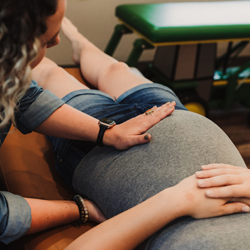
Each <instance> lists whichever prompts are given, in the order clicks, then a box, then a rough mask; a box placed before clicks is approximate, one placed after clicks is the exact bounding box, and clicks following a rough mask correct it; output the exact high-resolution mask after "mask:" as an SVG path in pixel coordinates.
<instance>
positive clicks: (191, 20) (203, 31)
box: [116, 1, 250, 43]
mask: <svg viewBox="0 0 250 250" xmlns="http://www.w3.org/2000/svg"><path fill="white" fill-rule="evenodd" d="M116 16H117V17H118V18H119V19H120V20H121V21H123V22H124V23H125V24H127V25H128V26H129V27H131V28H132V29H134V30H135V31H137V32H139V33H141V34H142V35H143V36H145V37H146V38H147V39H149V40H150V41H151V42H152V43H167V42H178V41H179V42H182V41H204V40H205V41H207V40H217V41H218V40H229V39H232V40H234V39H241V40H242V39H247V38H250V1H231V2H229V1H228V2H227V1H226V2H188V3H158V4H124V5H119V6H117V8H116Z"/></svg>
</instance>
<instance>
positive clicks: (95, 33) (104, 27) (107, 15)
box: [46, 0, 250, 65]
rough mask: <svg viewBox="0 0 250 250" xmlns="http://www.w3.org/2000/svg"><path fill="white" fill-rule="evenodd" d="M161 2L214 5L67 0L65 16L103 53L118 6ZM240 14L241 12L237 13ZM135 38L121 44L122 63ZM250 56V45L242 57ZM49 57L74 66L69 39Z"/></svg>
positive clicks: (118, 55)
mask: <svg viewBox="0 0 250 250" xmlns="http://www.w3.org/2000/svg"><path fill="white" fill-rule="evenodd" d="M162 2H213V0H211V1H204V0H199V1H197V0H196V1H195V0H189V1H188V0H186V1H185V0H182V1H179V0H177V1H174V0H68V7H67V11H66V16H67V17H68V18H69V19H70V20H71V21H72V22H73V23H74V24H75V25H76V26H77V27H78V30H79V31H80V32H81V33H82V34H84V36H86V37H87V38H88V39H89V40H90V41H92V42H93V43H94V44H95V45H96V46H97V47H99V48H100V49H101V50H104V49H105V47H106V45H107V43H108V41H109V39H110V37H111V34H112V32H113V29H114V26H115V25H116V24H117V23H118V21H117V18H116V17H115V15H114V12H115V7H116V6H117V5H119V4H126V3H162ZM238 14H239V13H238ZM211 15H212V13H211ZM135 38H137V37H136V36H135V35H125V36H124V37H123V38H122V40H121V43H120V44H119V46H118V48H117V50H116V52H115V54H114V57H115V58H116V59H118V60H121V61H126V59H127V57H128V55H129V53H130V51H131V49H132V44H133V41H134V40H135ZM225 48H226V44H224V43H221V44H219V46H218V54H221V53H222V52H223V51H224V50H225ZM153 52H154V51H152V50H151V51H147V52H144V53H143V55H142V58H141V60H142V61H147V60H151V59H152V57H153ZM245 54H248V55H249V54H250V46H249V47H248V48H247V49H246V50H245V51H244V53H243V55H245ZM46 56H47V57H49V58H51V59H52V60H54V61H55V62H56V63H58V64H60V65H67V64H72V63H73V61H72V57H71V46H70V43H69V42H68V41H67V39H66V38H65V37H64V35H63V34H61V42H60V44H59V45H58V46H56V47H54V48H51V49H49V50H47V53H46Z"/></svg>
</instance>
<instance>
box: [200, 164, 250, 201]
mask: <svg viewBox="0 0 250 250" xmlns="http://www.w3.org/2000/svg"><path fill="white" fill-rule="evenodd" d="M196 177H197V178H199V181H198V185H199V187H201V188H208V190H207V191H206V195H207V196H208V197H211V198H233V199H231V200H230V201H236V200H241V201H243V200H242V199H235V198H245V199H244V202H246V203H247V204H249V205H250V169H247V168H243V167H235V166H232V165H228V164H209V165H206V166H202V171H198V172H196Z"/></svg>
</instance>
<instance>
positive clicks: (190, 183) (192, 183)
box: [174, 175, 249, 219]
mask: <svg viewBox="0 0 250 250" xmlns="http://www.w3.org/2000/svg"><path fill="white" fill-rule="evenodd" d="M197 182H198V179H197V178H196V176H195V175H193V176H190V177H188V178H186V179H184V180H182V181H181V182H180V183H179V184H177V185H176V186H174V189H175V191H174V193H175V195H176V197H177V198H178V199H179V200H180V204H179V205H180V206H182V207H183V211H182V216H183V215H189V216H192V217H193V218H196V219H200V218H208V217H216V216H221V215H226V214H232V213H239V212H249V206H248V205H247V203H244V201H242V202H238V201H237V202H233V203H231V202H229V201H230V198H217V199H211V198H209V197H207V195H206V192H207V191H208V189H206V188H200V187H199V186H198V184H197Z"/></svg>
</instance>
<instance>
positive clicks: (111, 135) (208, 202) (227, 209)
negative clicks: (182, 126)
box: [0, 0, 249, 249]
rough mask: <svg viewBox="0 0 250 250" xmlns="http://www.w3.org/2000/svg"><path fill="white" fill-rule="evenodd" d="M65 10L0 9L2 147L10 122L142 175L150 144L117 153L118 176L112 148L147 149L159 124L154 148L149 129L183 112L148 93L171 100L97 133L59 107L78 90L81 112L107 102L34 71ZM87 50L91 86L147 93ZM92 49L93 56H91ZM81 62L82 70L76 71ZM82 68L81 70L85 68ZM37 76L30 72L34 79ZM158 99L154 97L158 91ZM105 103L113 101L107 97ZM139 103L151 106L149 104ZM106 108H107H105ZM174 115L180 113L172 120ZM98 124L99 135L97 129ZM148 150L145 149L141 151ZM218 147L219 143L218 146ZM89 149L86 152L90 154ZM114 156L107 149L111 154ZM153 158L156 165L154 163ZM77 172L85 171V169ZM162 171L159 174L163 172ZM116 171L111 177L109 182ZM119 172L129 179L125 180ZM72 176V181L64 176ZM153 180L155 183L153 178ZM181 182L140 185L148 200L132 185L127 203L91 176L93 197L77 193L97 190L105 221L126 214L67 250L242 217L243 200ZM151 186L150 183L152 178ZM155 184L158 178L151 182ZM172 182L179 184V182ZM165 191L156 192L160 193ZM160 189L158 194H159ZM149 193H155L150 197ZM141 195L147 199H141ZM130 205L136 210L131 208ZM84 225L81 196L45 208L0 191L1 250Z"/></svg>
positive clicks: (23, 3)
mask: <svg viewBox="0 0 250 250" xmlns="http://www.w3.org/2000/svg"><path fill="white" fill-rule="evenodd" d="M65 8H66V1H65V0H8V1H1V2H0V63H1V64H0V81H1V85H0V101H1V117H0V119H1V120H0V122H1V125H0V128H1V143H3V141H4V138H5V136H6V134H7V132H8V130H9V127H10V124H11V122H13V123H14V124H15V125H16V127H17V128H18V129H19V130H20V131H21V132H23V133H29V132H31V131H33V130H34V131H37V132H40V133H44V134H47V135H51V136H53V137H51V140H52V141H55V140H57V137H60V138H65V139H75V140H78V142H79V141H80V140H85V141H91V142H95V145H96V144H97V145H99V146H103V145H108V146H113V147H104V148H102V147H97V148H96V149H95V150H97V153H98V155H99V156H101V155H102V154H104V155H105V154H106V152H107V150H108V151H109V150H110V149H111V151H110V152H111V156H112V154H113V155H116V154H118V156H117V157H116V159H118V158H120V157H121V158H120V159H121V160H122V161H121V165H120V168H121V169H120V170H122V169H124V173H126V171H130V167H133V166H135V168H136V169H137V171H142V169H141V167H142V166H141V164H142V162H143V161H144V162H145V160H146V163H149V162H151V164H153V161H151V160H150V158H149V157H150V155H151V153H157V152H158V148H157V147H155V143H154V144H153V143H152V144H147V145H150V146H149V148H150V147H153V148H152V150H150V152H148V151H147V149H146V148H144V149H143V148H140V147H134V148H133V149H131V151H123V152H127V153H128V154H130V153H131V156H132V155H136V160H135V158H133V157H132V158H131V159H130V160H131V161H132V162H130V163H131V164H128V163H125V166H124V168H122V164H124V161H123V156H126V153H121V154H120V153H118V151H116V149H119V150H122V149H128V148H130V147H131V146H133V145H136V144H145V143H146V142H148V141H150V139H151V135H150V134H149V133H148V132H147V134H144V133H145V131H147V130H148V129H149V128H151V127H153V125H155V124H157V123H158V124H157V126H155V127H153V130H151V131H152V133H155V139H156V141H157V140H158V139H159V138H162V135H161V132H164V130H160V133H157V128H158V125H159V126H163V125H165V124H168V120H167V119H165V120H164V122H162V123H159V121H161V120H162V119H163V118H165V117H166V116H168V115H170V114H171V113H172V112H173V111H174V109H175V106H176V108H177V109H180V110H179V111H181V109H182V110H183V109H184V110H185V108H184V107H183V105H182V104H181V103H180V102H179V100H178V98H177V97H176V96H175V94H174V93H173V92H172V91H171V90H169V89H166V88H164V87H160V86H159V85H157V86H158V87H157V88H159V89H160V90H161V91H163V92H164V91H165V94H166V95H167V96H169V98H170V99H171V100H173V102H171V103H170V102H167V103H162V104H161V105H159V107H156V106H154V107H153V108H151V109H149V110H147V107H146V106H145V107H143V108H142V107H140V108H138V107H136V105H134V106H133V108H132V109H131V110H130V111H133V112H135V113H133V115H132V118H131V117H130V118H131V119H130V118H129V120H128V121H126V119H123V121H119V120H118V124H116V125H115V124H114V123H113V124H112V126H110V127H107V126H108V125H107V120H106V122H104V124H105V125H104V124H102V123H101V122H99V121H98V119H97V118H94V117H95V116H90V115H87V114H86V113H88V112H86V113H83V112H82V111H78V110H77V109H75V108H73V107H71V106H70V105H69V104H66V102H67V103H68V100H67V101H66V100H65V98H63V96H64V95H65V94H68V97H69V95H72V93H73V92H74V93H76V92H77V91H79V86H80V92H86V93H85V94H86V95H87V97H89V100H90V99H93V96H95V97H96V98H97V99H94V100H91V102H86V103H84V105H85V104H86V106H88V105H89V104H91V103H92V104H93V103H96V104H97V105H98V106H99V108H100V110H99V111H100V112H101V113H102V112H104V111H105V108H104V107H103V106H102V105H100V104H98V101H99V100H100V99H98V98H100V97H102V98H104V99H105V98H106V100H107V99H108V100H109V101H111V99H112V98H111V97H110V96H108V95H106V94H105V93H101V92H100V91H97V90H95V91H93V90H89V89H87V88H85V87H83V86H82V85H79V83H77V82H76V80H75V79H73V78H72V77H70V76H69V75H67V74H65V71H62V69H60V68H59V67H57V66H55V65H54V64H53V63H52V64H51V63H50V62H49V63H48V65H49V67H47V66H48V65H47V66H45V68H44V67H43V66H44V65H43V64H39V63H40V61H41V60H42V59H43V57H44V54H45V50H46V48H49V47H51V46H54V45H56V44H57V43H58V42H59V36H58V33H59V30H60V26H61V21H62V18H63V15H64V12H65ZM68 27H70V28H69V29H68V31H69V30H70V29H71V28H72V25H69V26H68ZM73 30H74V28H73ZM69 33H71V32H69ZM76 34H77V33H76ZM77 35H78V34H77ZM87 47H88V46H87ZM90 47H92V48H93V50H92V49H90V50H89V51H90V52H91V53H92V52H94V53H93V54H92V56H91V57H92V59H91V57H90V58H89V60H91V62H92V63H93V62H94V65H96V64H95V60H96V59H98V58H100V61H102V63H101V64H100V65H101V67H100V68H98V67H96V69H95V67H92V63H91V64H89V67H90V69H91V70H90V73H89V74H90V75H91V76H90V78H91V79H92V80H93V82H95V80H96V79H97V80H98V79H100V78H101V79H102V80H103V79H109V77H111V78H112V77H114V78H117V77H118V79H120V80H122V79H126V80H127V81H128V80H129V84H128V85H126V84H123V83H125V82H124V81H120V82H121V83H120V84H119V85H118V87H115V86H113V87H112V91H115V92H116V93H120V92H122V91H125V92H127V91H130V92H131V89H132V88H133V87H135V88H141V90H142V89H144V90H145V91H146V90H147V88H144V87H145V86H148V85H147V84H145V85H143V87H141V86H140V85H142V84H144V82H145V81H146V82H148V81H149V80H148V79H146V78H144V77H143V76H138V75H135V74H134V73H133V72H131V70H130V69H129V68H128V67H127V66H126V65H125V64H123V63H119V62H117V61H116V60H115V59H111V58H110V57H107V56H103V54H100V52H99V50H96V48H94V47H93V46H92V45H91V46H90ZM90 47H89V48H90ZM96 51H97V53H95V52H96ZM85 52H87V51H85ZM76 54H77V53H76ZM76 54H75V55H76ZM95 55H97V56H98V58H95V57H93V56H95ZM99 56H100V57H99ZM98 60H99V59H98ZM106 63H107V64H106ZM38 64H39V66H38V69H37V70H36V69H34V70H33V72H32V77H34V78H36V77H37V75H39V72H40V73H41V72H43V73H45V74H44V75H43V74H42V75H40V76H41V77H38V79H37V80H38V81H41V82H42V85H43V87H44V89H43V88H41V87H39V86H38V84H37V82H35V81H33V80H31V75H30V70H31V68H34V67H35V66H36V65H38ZM83 64H84V65H86V64H85V63H83ZM51 65H52V66H51ZM87 65H88V63H87ZM87 65H86V69H87V68H88V67H87ZM103 66H104V68H103ZM40 67H41V68H40ZM44 69H45V71H44ZM100 70H101V72H102V74H101V77H100V75H99V72H100ZM36 71H37V72H38V73H35V72H36ZM33 73H34V74H33ZM95 73H97V74H95ZM124 74H125V75H124ZM62 76H63V78H64V79H63V81H62V86H61V87H60V85H59V84H60V77H62ZM47 77H49V78H47ZM99 77H100V78H99ZM51 81H52V84H51ZM97 82H98V81H97ZM104 82H105V81H104ZM111 82H112V81H111ZM133 85H134V86H133ZM149 85H150V88H149V89H148V90H149V91H152V90H153V89H154V87H155V86H156V85H153V84H152V83H151V82H150V81H149ZM104 87H105V86H104ZM109 88H110V86H109ZM48 89H50V90H51V91H52V92H55V94H52V92H51V91H49V90H48ZM54 90H55V91H54ZM72 91H73V92H72ZM103 91H104V90H103ZM154 91H156V90H154ZM161 91H158V93H160V92H161ZM104 92H105V91H104ZM82 94H83V93H82ZM92 94H93V95H92ZM114 96H116V95H114ZM150 96H151V94H150V93H149V94H148V98H147V100H149V99H150ZM127 97H129V95H127ZM130 97H131V96H130ZM60 98H63V99H60ZM69 99H71V100H73V99H74V98H71V97H70V98H69ZM163 99H164V98H163ZM64 100H65V101H64ZM164 100H165V99H164ZM116 101H117V103H115V105H117V104H118V100H116ZM112 102H114V100H113V99H112ZM148 105H151V103H149V104H148ZM72 106H73V105H72ZM107 106H109V104H108V105H107ZM77 108H78V107H77ZM85 108H86V107H85ZM127 111H128V109H126V108H125V109H123V111H119V110H118V111H117V112H118V113H119V112H120V113H122V112H123V113H124V114H126V113H127ZM183 112H184V113H186V114H185V115H189V113H190V112H187V111H183ZM138 114H140V115H138ZM179 114H182V113H181V112H179ZM99 115H100V113H99ZM185 115H184V117H185ZM173 117H174V118H173V119H175V117H177V118H178V112H177V116H173ZM173 119H171V120H170V123H169V124H168V127H169V126H171V124H172V121H173ZM109 125H110V124H109ZM103 126H104V127H105V128H103ZM107 128H109V129H107ZM154 128H155V129H154ZM169 128H170V127H169ZM215 131H217V130H215ZM216 133H217V132H216ZM179 134H180V133H179ZM164 136H165V137H166V138H167V133H166V131H165V132H164ZM223 136H224V135H223ZM223 136H222V137H223ZM53 138H54V139H53ZM226 140H227V139H226ZM187 141H188V140H187ZM68 142H69V141H68V140H66V143H64V142H63V143H59V144H61V146H62V147H64V146H65V145H68V144H67V143H68ZM203 142H204V140H203ZM227 142H228V141H227ZM174 144H176V143H175V141H173V145H174ZM72 145H73V144H72ZM147 145H146V144H145V145H144V146H147ZM157 145H158V147H161V145H162V144H161V143H159V144H158V143H157ZM226 145H228V144H227V143H226ZM58 146H59V150H61V149H62V150H63V151H65V150H64V148H60V145H58ZM75 146H76V145H75ZM228 147H229V148H231V150H232V152H236V151H235V148H234V147H232V145H231V144H230V146H228ZM138 149H139V151H140V152H142V153H143V158H140V157H139V156H140V154H138V153H137V151H136V150H138ZM141 149H143V150H141ZM173 149H174V148H173ZM56 150H58V149H56ZM95 150H94V151H93V153H94V152H96V151H95ZM99 150H100V152H99ZM113 150H115V151H114V152H113ZM134 150H135V151H134ZM162 150H163V151H164V155H165V156H166V155H167V154H166V148H165V147H164V148H161V149H160V150H159V152H162ZM168 151H169V152H170V153H171V152H172V151H171V150H170V149H168ZM110 152H107V153H110ZM211 152H212V151H211ZM107 155H108V154H107ZM173 155H175V154H173ZM190 155H191V154H190ZM64 156H65V159H67V155H64ZM86 157H87V158H86V160H87V161H89V162H90V163H91V157H92V154H91V152H90V153H89V154H88V155H87V156H86ZM94 158H100V159H99V160H101V161H102V160H104V164H105V161H106V160H108V159H107V158H106V157H105V156H104V158H102V157H94ZM125 158H126V157H125ZM179 158H180V157H179ZM162 159H164V157H163V156H162ZM174 159H175V158H174ZM68 160H69V161H71V160H72V161H73V160H75V159H74V157H73V158H70V159H69V158H68ZM232 162H235V163H236V162H239V163H241V164H242V165H244V163H243V161H242V159H241V158H240V157H239V156H237V157H235V161H232ZM136 164H137V165H138V164H139V165H138V167H136V166H137V165H136ZM92 165H93V163H91V164H90V165H89V167H91V166H92ZM94 165H95V161H94ZM98 165H99V166H101V165H102V164H97V165H95V166H98ZM115 165H116V166H115V167H117V166H118V165H117V164H115ZM130 165H131V166H130ZM147 165H148V164H145V166H147ZM106 166H107V165H106ZM79 167H80V168H78V170H77V171H76V172H78V171H81V167H82V165H79ZM118 167H119V166H118ZM149 167H150V165H149ZM160 167H164V168H165V163H164V164H160ZM184 167H185V164H184ZM196 167H197V166H196ZM126 168H127V169H126ZM82 169H83V170H84V169H85V167H83V168H82ZM86 169H87V168H86ZM93 169H94V168H93ZM107 170H108V169H107ZM110 170H111V169H109V170H108V171H109V172H110ZM125 170H126V171H125ZM159 170H160V169H159ZM193 170H194V169H192V173H193ZM164 171H166V168H165V170H164ZM189 171H191V170H189ZM111 172H112V171H111ZM118 172H119V171H118ZM118 172H116V174H117V173H118ZM142 172H143V171H142ZM128 173H129V174H131V173H132V172H128ZM134 173H135V172H134ZM144 173H147V172H144ZM71 174H72V175H73V171H72V173H71ZM88 174H91V171H89V173H88ZM114 174H115V173H114V172H112V173H111V176H113V177H112V178H111V179H110V184H111V183H112V182H111V180H113V181H115V180H116V178H115V175H114ZM155 174H158V175H161V172H158V173H155ZM190 174H191V173H189V172H188V176H189V175H190ZM185 175H187V173H186V172H184V173H183V175H179V177H178V178H176V179H175V181H174V182H172V184H171V183H168V184H167V185H166V186H165V184H164V183H163V185H161V186H158V187H157V185H155V189H154V188H152V187H151V185H147V186H146V189H149V190H147V194H146V193H145V192H144V187H143V186H142V185H139V186H140V187H143V189H141V191H142V193H141V192H139V191H138V190H139V189H138V190H137V188H135V191H136V192H135V194H136V195H135V197H133V195H132V197H131V194H130V193H127V194H124V192H126V189H122V192H121V193H123V195H118V196H119V197H118V196H117V197H116V196H114V194H112V195H111V193H108V190H109V189H108V187H106V188H102V185H103V182H104V183H105V179H106V178H105V177H107V173H105V172H104V174H103V176H100V174H99V177H100V180H99V181H100V185H99V183H97V185H96V186H95V185H94V186H92V187H93V190H91V185H89V186H86V192H87V193H88V192H89V190H90V193H91V192H92V191H93V192H92V193H93V194H94V190H95V191H97V192H95V195H94V196H95V197H94V199H95V200H96V201H98V203H99V204H100V205H102V209H103V211H104V212H105V215H107V216H108V217H112V216H114V214H118V213H119V212H122V210H127V209H128V208H129V206H130V207H132V208H130V209H129V210H128V211H125V212H124V213H122V214H120V215H117V216H115V217H114V218H111V219H110V220H108V221H105V222H104V223H102V224H101V225H99V226H97V227H95V228H94V229H92V230H90V231H88V232H87V233H86V234H85V235H84V236H83V238H80V239H79V240H77V241H76V242H75V243H73V245H71V246H69V248H73V249H78V248H79V249H81V248H82V249H134V248H135V247H136V246H137V245H138V244H139V243H140V242H142V241H143V240H145V239H146V238H147V237H149V236H150V235H152V234H153V233H155V232H156V231H157V230H159V229H160V228H162V227H164V226H165V225H166V224H168V223H169V222H171V221H173V220H174V219H176V218H179V217H182V216H192V217H194V218H207V217H211V216H220V215H224V214H229V213H236V212H249V206H248V200H247V199H246V200H244V201H243V202H237V201H235V203H228V201H230V198H229V197H227V198H223V199H211V198H207V196H206V195H205V191H206V189H202V188H198V186H197V179H196V178H195V176H191V177H188V178H185V177H186V176H185ZM86 176H87V175H86ZM136 176H137V174H136V175H134V176H133V178H134V177H136ZM139 176H140V175H138V177H139ZM153 176H156V175H154V173H153V174H152V177H153ZM177 176H178V175H177ZM71 177H72V176H71ZM79 177H80V179H77V178H76V180H75V183H74V185H75V188H76V189H77V186H78V185H77V182H78V181H79V182H80V185H79V187H78V188H79V190H80V192H81V193H82V192H83V193H84V190H83V189H82V187H81V182H82V180H81V177H82V174H81V173H80V175H79ZM118 177H119V176H118ZM127 177H128V178H127ZM127 177H126V178H127V179H122V180H123V181H121V179H120V178H118V182H117V183H119V184H122V185H121V187H122V188H124V187H125V186H124V185H130V184H129V183H130V182H129V180H130V181H131V180H132V181H133V178H130V177H131V176H130V175H128V176H127ZM142 177H143V178H142ZM144 177H145V176H144V175H141V177H140V178H138V179H137V181H136V182H138V184H140V183H141V182H142V181H143V182H145V183H146V184H147V183H148V180H149V179H151V178H147V176H146V179H144ZM180 177H184V178H185V179H184V180H183V181H180V180H179V179H180ZM182 179H183V178H182ZM89 180H90V181H93V179H91V178H89ZM151 180H154V178H152V179H151ZM159 180H161V178H160V176H159ZM177 180H179V181H180V182H179V183H178V181H177ZM164 181H165V180H164ZM136 182H134V183H132V185H130V188H132V189H133V187H136V186H135V185H134V184H135V183H136ZM107 183H108V182H107ZM159 183H160V182H159ZM83 184H84V183H83ZM84 185H86V184H84ZM98 185H99V187H98ZM168 185H169V186H168ZM111 186H112V184H111ZM164 186H165V188H162V187H164ZM100 188H101V189H100ZM112 188H113V187H112ZM159 188H160V189H161V190H158V189H159ZM98 189H99V190H98ZM146 189H145V190H146ZM116 190H118V189H115V191H116ZM150 190H151V191H153V192H157V193H156V194H154V195H153V193H152V192H151V191H150ZM103 191H104V193H105V192H106V194H105V195H107V196H106V198H105V195H104V196H103V194H102V192H103ZM149 191H150V192H149ZM98 193H99V198H98ZM144 193H145V194H146V195H144ZM96 195H97V197H96ZM151 196H152V197H151ZM146 198H148V200H146V201H143V200H144V199H146ZM108 199H110V201H109V202H107V200H108ZM138 201H139V202H138ZM142 201H143V202H142ZM138 203H141V204H139V205H138V206H135V205H137V204H138ZM124 204H125V206H124ZM133 206H135V207H133ZM79 211H80V214H79ZM88 219H90V220H93V221H97V222H103V221H104V220H105V217H104V215H103V213H102V212H101V211H100V210H99V209H98V207H97V205H95V203H93V202H91V201H89V200H86V199H85V200H84V199H82V197H81V196H76V197H74V201H45V200H36V199H29V198H22V197H20V196H18V195H14V194H10V193H8V192H0V241H2V242H4V243H9V242H11V241H13V240H15V239H17V238H19V237H21V236H22V235H23V234H25V233H32V232H37V231H40V230H44V229H47V228H50V227H52V226H56V225H60V224H64V223H70V222H73V221H77V220H80V222H83V223H84V222H86V221H87V220H88ZM246 221H247V220H246Z"/></svg>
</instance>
